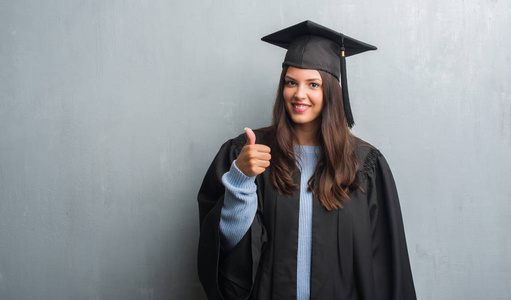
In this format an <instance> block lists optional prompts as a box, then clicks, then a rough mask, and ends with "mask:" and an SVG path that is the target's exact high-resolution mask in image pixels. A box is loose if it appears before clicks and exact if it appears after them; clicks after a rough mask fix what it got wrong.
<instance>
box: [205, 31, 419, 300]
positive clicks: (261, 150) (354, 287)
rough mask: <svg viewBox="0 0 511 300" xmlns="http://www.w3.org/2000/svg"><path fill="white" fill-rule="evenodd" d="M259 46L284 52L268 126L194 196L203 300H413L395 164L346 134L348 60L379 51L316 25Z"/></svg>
mask: <svg viewBox="0 0 511 300" xmlns="http://www.w3.org/2000/svg"><path fill="white" fill-rule="evenodd" d="M263 40H265V41H267V42H270V43H272V44H275V45H278V46H281V47H284V48H286V49H288V51H287V54H286V58H285V61H284V63H283V70H282V74H281V78H280V83H279V88H278V92H277V98H276V101H275V106H274V109H273V123H272V125H271V126H270V127H267V128H263V129H259V130H255V132H254V131H252V130H251V129H248V128H246V129H245V134H242V135H240V136H239V137H237V138H234V139H231V140H229V141H227V142H226V143H225V144H224V145H223V146H222V147H221V149H220V151H219V152H218V154H217V156H216V157H215V159H214V161H213V163H212V164H211V166H210V168H209V170H208V172H207V174H206V176H205V178H204V182H203V184H202V186H201V189H200V192H199V196H198V201H199V211H200V221H201V225H200V242H199V257H198V267H199V278H200V280H201V283H202V285H203V287H204V290H205V291H206V294H207V295H208V298H209V299H260V300H262V299H264V300H269V299H283V300H289V299H300V300H302V299H307V300H308V299H321V300H330V299H406V300H408V299H415V298H416V296H415V289H414V285H413V280H412V274H411V270H410V264H409V259H408V252H407V247H406V242H405V235H404V229H403V223H402V217H401V211H400V206H399V201H398V196H397V191H396V187H395V183H394V180H393V177H392V174H391V172H390V169H389V166H388V165H387V162H386V161H385V159H384V157H383V156H382V154H381V153H380V152H379V151H378V150H377V149H376V148H374V147H373V146H371V145H370V144H368V143H366V142H364V141H362V140H360V139H358V138H356V137H355V136H353V135H352V134H351V132H350V128H351V126H352V125H353V117H352V116H351V109H350V108H349V99H348V93H347V85H346V72H345V61H344V57H345V56H349V55H353V54H357V53H360V52H363V51H366V50H374V49H376V47H374V46H371V45H368V44H365V43H362V42H360V41H357V40H354V39H352V38H349V37H347V36H345V35H342V34H340V33H338V32H335V31H333V30H330V29H328V28H325V27H323V26H321V25H318V24H315V23H313V22H310V21H305V22H302V23H300V24H297V25H295V26H291V27H289V28H286V29H284V30H281V31H279V32H276V33H274V34H272V35H269V36H267V37H265V38H263ZM339 79H340V80H341V83H342V88H341V86H340V85H339Z"/></svg>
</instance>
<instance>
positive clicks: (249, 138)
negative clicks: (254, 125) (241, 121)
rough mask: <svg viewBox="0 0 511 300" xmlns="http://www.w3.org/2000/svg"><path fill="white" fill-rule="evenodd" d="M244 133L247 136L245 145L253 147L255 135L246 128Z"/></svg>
mask: <svg viewBox="0 0 511 300" xmlns="http://www.w3.org/2000/svg"><path fill="white" fill-rule="evenodd" d="M245 133H246V134H247V143H246V144H245V145H254V144H255V141H256V137H255V133H254V132H253V131H252V129H250V128H248V127H245Z"/></svg>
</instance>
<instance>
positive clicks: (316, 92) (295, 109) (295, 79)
mask: <svg viewBox="0 0 511 300" xmlns="http://www.w3.org/2000/svg"><path fill="white" fill-rule="evenodd" d="M283 96H284V100H285V103H286V111H287V112H288V114H289V116H290V117H291V119H292V120H293V122H294V123H295V125H298V124H299V125H307V126H310V125H317V124H318V123H317V121H318V120H319V118H318V117H319V116H320V115H321V110H322V109H323V80H322V79H321V75H320V74H319V72H318V71H316V70H309V69H299V68H295V67H289V68H288V69H287V72H286V77H285V79H284V91H283Z"/></svg>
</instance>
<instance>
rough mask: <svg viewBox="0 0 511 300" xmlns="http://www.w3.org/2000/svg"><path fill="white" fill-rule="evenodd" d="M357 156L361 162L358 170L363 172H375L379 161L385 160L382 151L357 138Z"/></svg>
mask: <svg viewBox="0 0 511 300" xmlns="http://www.w3.org/2000/svg"><path fill="white" fill-rule="evenodd" d="M355 154H356V155H357V157H358V160H359V162H360V164H359V167H358V170H359V171H363V172H370V171H373V170H374V169H375V166H376V164H377V163H378V160H380V159H381V158H383V155H382V153H381V152H380V150H378V149H377V148H376V147H375V146H373V145H371V144H369V143H368V142H366V141H364V140H362V139H360V138H358V137H355Z"/></svg>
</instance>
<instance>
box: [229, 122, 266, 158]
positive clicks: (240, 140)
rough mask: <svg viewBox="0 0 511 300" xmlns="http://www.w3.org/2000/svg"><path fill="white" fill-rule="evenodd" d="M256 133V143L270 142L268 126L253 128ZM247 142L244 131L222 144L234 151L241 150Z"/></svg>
mask: <svg viewBox="0 0 511 300" xmlns="http://www.w3.org/2000/svg"><path fill="white" fill-rule="evenodd" d="M253 130H254V133H255V135H256V144H264V145H269V144H270V142H271V140H272V139H271V132H272V131H271V129H270V128H269V127H264V128H259V129H253ZM246 143H247V135H246V134H245V133H241V134H240V135H238V136H237V137H235V138H232V139H230V140H228V141H227V142H225V144H224V145H226V146H228V147H229V148H231V149H232V150H234V151H235V152H238V153H239V152H241V149H242V148H243V146H245V144H246Z"/></svg>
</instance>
